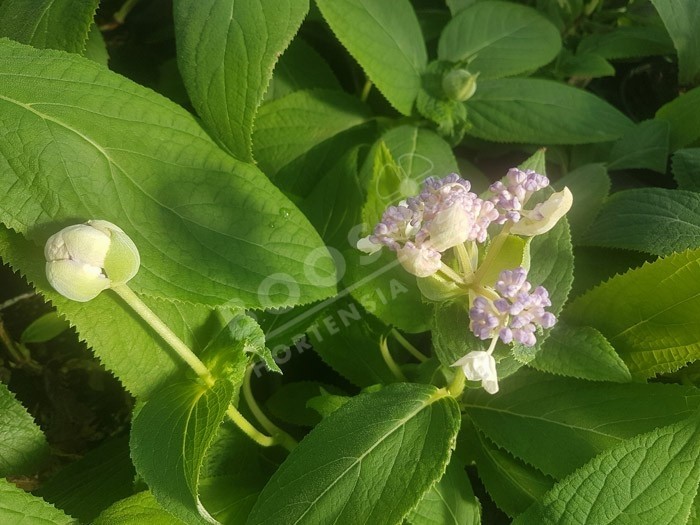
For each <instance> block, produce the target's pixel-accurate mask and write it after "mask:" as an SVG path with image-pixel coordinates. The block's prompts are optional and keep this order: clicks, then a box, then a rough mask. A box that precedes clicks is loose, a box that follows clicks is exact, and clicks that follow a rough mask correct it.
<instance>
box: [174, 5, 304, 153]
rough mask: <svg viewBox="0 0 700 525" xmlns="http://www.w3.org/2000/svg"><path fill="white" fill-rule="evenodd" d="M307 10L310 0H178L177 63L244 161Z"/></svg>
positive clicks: (213, 124)
mask: <svg viewBox="0 0 700 525" xmlns="http://www.w3.org/2000/svg"><path fill="white" fill-rule="evenodd" d="M308 10H309V3H308V0H176V1H175V3H174V10H173V15H174V18H175V35H176V37H177V58H178V66H179V67H180V71H181V72H182V79H183V80H184V81H185V87H186V88H187V92H188V93H189V95H190V99H191V100H192V104H193V105H194V107H195V109H196V110H197V112H198V113H199V115H200V116H201V117H202V120H203V121H204V123H205V124H206V125H207V127H209V128H210V129H211V130H212V132H213V134H214V136H216V138H217V139H218V140H219V141H220V142H221V143H223V144H224V146H225V147H226V148H227V149H228V150H229V151H230V152H231V153H233V154H234V155H235V156H236V157H238V158H239V159H241V160H245V161H250V160H252V149H251V146H252V142H251V134H252V132H253V119H254V118H255V112H256V111H257V109H258V106H259V105H260V102H261V101H262V99H263V95H264V94H265V91H266V90H267V85H268V83H269V82H270V78H271V77H272V68H273V67H274V65H275V63H276V62H277V59H278V58H279V56H280V55H281V54H282V51H284V49H285V48H286V47H287V46H288V45H289V42H290V41H291V40H292V38H293V37H294V35H295V34H296V32H297V31H298V30H299V26H300V25H301V22H302V21H303V20H304V17H305V16H306V13H307V12H308Z"/></svg>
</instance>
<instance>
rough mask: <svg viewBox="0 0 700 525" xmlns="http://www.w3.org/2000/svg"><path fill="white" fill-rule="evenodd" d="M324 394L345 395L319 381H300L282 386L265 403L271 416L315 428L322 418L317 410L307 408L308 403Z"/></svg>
mask: <svg viewBox="0 0 700 525" xmlns="http://www.w3.org/2000/svg"><path fill="white" fill-rule="evenodd" d="M324 392H325V393H326V395H328V394H329V393H333V394H342V393H343V391H342V390H340V389H339V388H337V387H334V386H333V385H328V384H325V383H319V382H318V381H299V382H296V383H288V384H285V385H282V386H281V387H280V388H278V389H277V390H275V391H274V392H273V393H272V395H271V396H270V397H269V398H268V399H267V401H266V402H265V406H266V407H267V408H268V410H269V411H270V414H272V415H273V416H275V417H276V418H277V419H279V420H281V421H284V422H285V423H291V424H292V425H299V426H302V427H313V426H314V425H316V424H317V423H318V422H319V421H321V417H320V416H319V413H318V412H317V411H316V410H313V409H311V408H307V402H308V401H309V400H310V399H313V398H317V397H320V396H321V395H322V394H323V393H324ZM338 397H340V396H338Z"/></svg>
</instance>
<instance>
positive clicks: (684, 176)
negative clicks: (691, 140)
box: [673, 148, 700, 192]
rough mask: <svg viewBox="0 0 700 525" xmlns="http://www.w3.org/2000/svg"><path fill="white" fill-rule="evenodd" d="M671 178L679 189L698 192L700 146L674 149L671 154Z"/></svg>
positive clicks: (699, 188)
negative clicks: (673, 152) (673, 153)
mask: <svg viewBox="0 0 700 525" xmlns="http://www.w3.org/2000/svg"><path fill="white" fill-rule="evenodd" d="M673 178H674V179H676V182H677V183H678V188H679V189H681V190H689V191H695V192H700V148H689V149H682V150H679V151H676V154H675V155H674V156H673Z"/></svg>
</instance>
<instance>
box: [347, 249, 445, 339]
mask: <svg viewBox="0 0 700 525" xmlns="http://www.w3.org/2000/svg"><path fill="white" fill-rule="evenodd" d="M343 256H344V258H345V261H346V263H347V269H346V274H345V278H344V279H343V284H344V285H345V290H346V291H347V292H350V294H351V295H352V297H353V298H354V299H355V300H357V301H358V302H359V303H360V304H361V305H362V306H363V307H364V309H365V310H367V311H368V312H370V313H371V314H373V315H376V316H377V317H378V318H379V319H380V320H381V321H382V322H384V323H385V324H388V325H394V326H396V327H398V328H400V329H401V330H403V331H404V332H409V333H417V332H425V331H426V330H428V328H429V326H430V319H431V317H432V313H433V305H432V304H428V303H426V302H424V300H423V296H422V294H421V291H420V289H419V288H418V285H417V284H416V277H415V276H414V275H411V274H410V273H408V272H407V271H406V270H405V269H404V268H403V267H402V266H401V265H400V264H399V260H398V259H397V257H396V253H394V252H391V251H389V250H386V249H385V250H382V251H381V252H378V253H376V254H374V255H365V254H363V253H362V252H360V251H359V250H358V249H357V248H351V249H349V250H347V251H345V252H343Z"/></svg>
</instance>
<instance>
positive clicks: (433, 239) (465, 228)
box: [426, 201, 474, 252]
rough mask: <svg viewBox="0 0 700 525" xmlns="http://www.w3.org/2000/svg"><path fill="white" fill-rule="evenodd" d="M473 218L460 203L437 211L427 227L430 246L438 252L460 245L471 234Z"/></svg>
mask: <svg viewBox="0 0 700 525" xmlns="http://www.w3.org/2000/svg"><path fill="white" fill-rule="evenodd" d="M473 222H474V218H473V217H472V215H471V214H469V213H468V212H467V210H466V208H465V207H464V206H463V205H462V203H461V202H459V201H457V202H454V203H453V204H452V205H451V206H448V207H447V208H444V209H442V210H440V211H438V212H437V213H436V214H435V216H434V217H433V219H432V220H431V221H430V223H429V224H428V225H427V228H426V229H427V230H428V233H430V245H431V246H432V247H433V248H434V249H435V250H437V251H439V252H444V251H445V250H447V249H449V248H452V247H454V246H457V245H458V244H462V243H463V242H464V241H466V240H467V238H468V237H469V234H470V233H471V229H472V223H473Z"/></svg>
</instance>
